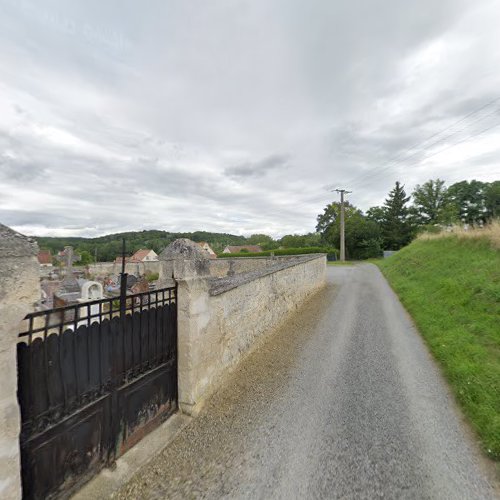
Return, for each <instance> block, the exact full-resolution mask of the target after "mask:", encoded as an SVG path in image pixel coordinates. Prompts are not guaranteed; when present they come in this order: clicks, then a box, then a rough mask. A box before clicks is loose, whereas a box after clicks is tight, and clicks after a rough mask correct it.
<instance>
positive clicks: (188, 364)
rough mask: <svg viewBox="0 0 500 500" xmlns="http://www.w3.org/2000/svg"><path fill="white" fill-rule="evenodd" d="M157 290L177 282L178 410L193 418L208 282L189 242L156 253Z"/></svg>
mask: <svg viewBox="0 0 500 500" xmlns="http://www.w3.org/2000/svg"><path fill="white" fill-rule="evenodd" d="M159 259H160V277H159V281H158V287H166V286H173V285H174V284H175V283H177V287H178V288H177V329H178V340H177V353H178V354H177V363H178V384H179V408H180V410H181V411H182V412H183V413H187V414H189V415H194V414H196V413H198V411H199V405H198V406H197V403H198V392H199V391H198V386H199V385H200V384H202V382H203V381H202V380H201V374H200V373H199V372H200V370H199V369H200V366H201V363H202V359H203V353H202V352H200V351H201V350H202V344H201V342H200V336H201V335H203V332H204V329H205V328H206V326H207V325H208V322H209V320H210V309H209V296H208V282H207V279H206V278H208V277H209V276H210V260H209V259H208V258H207V254H206V253H205V252H204V251H203V250H202V249H201V248H200V247H199V246H198V245H197V244H196V243H195V242H193V241H191V240H188V239H179V240H175V241H174V242H173V243H171V244H170V245H169V246H168V247H167V248H165V250H164V251H163V252H162V253H161V254H160V256H159Z"/></svg>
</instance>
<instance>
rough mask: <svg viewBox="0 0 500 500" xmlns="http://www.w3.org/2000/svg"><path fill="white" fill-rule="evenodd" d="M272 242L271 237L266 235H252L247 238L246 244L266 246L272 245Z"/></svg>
mask: <svg viewBox="0 0 500 500" xmlns="http://www.w3.org/2000/svg"><path fill="white" fill-rule="evenodd" d="M273 242H274V240H273V239H272V238H271V236H268V235H267V234H252V235H251V236H249V237H248V238H247V243H248V244H249V245H261V246H262V245H268V244H271V243H273Z"/></svg>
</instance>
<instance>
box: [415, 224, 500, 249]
mask: <svg viewBox="0 0 500 500" xmlns="http://www.w3.org/2000/svg"><path fill="white" fill-rule="evenodd" d="M450 236H456V237H458V238H459V239H476V238H486V239H488V240H490V242H491V245H492V246H493V248H495V249H497V250H500V219H496V220H494V221H492V222H490V223H489V224H486V225H485V226H484V227H469V228H465V227H464V226H452V227H451V228H448V229H444V230H442V231H441V232H439V233H421V234H420V235H419V236H418V237H417V239H421V240H433V239H436V238H449V237H450Z"/></svg>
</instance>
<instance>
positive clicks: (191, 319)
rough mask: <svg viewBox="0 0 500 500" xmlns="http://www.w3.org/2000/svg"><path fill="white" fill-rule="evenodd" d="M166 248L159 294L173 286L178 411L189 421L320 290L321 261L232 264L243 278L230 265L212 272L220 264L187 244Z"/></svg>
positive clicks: (243, 261)
mask: <svg viewBox="0 0 500 500" xmlns="http://www.w3.org/2000/svg"><path fill="white" fill-rule="evenodd" d="M172 245H177V247H173V246H172ZM172 245H170V246H169V247H167V249H166V250H165V252H163V253H162V255H161V256H160V259H161V261H162V266H161V271H160V286H162V285H168V284H171V283H172V281H171V279H172V277H173V279H174V280H175V281H176V282H177V284H178V328H179V334H178V335H179V340H178V349H179V354H178V369H179V405H180V407H181V409H182V411H184V412H186V413H189V414H195V413H197V412H198V411H199V409H200V406H201V404H202V403H203V401H204V400H205V399H206V398H207V397H208V396H209V395H210V393H211V392H212V391H213V390H214V389H215V388H216V387H217V386H218V384H219V383H220V382H221V380H222V379H223V377H224V375H225V374H226V373H227V372H228V371H230V369H231V368H232V367H234V366H235V365H236V364H237V363H238V362H239V361H240V359H241V358H242V356H244V355H245V354H246V353H248V352H249V351H250V350H251V349H252V348H253V347H254V346H255V345H257V344H258V342H260V341H261V340H262V339H263V338H264V337H265V336H266V335H267V334H269V333H270V332H272V331H273V330H274V329H276V328H277V327H278V326H280V325H281V324H282V323H283V322H284V321H285V320H286V319H287V316H288V315H289V314H290V313H291V312H292V311H295V310H296V309H297V308H298V307H299V305H300V304H301V303H302V302H303V301H304V299H305V298H306V297H308V296H310V295H311V294H313V293H315V292H316V291H318V290H319V289H320V288H321V287H322V286H323V285H324V283H325V273H326V256H325V255H318V254H314V255H304V256H296V257H293V258H285V259H248V260H247V259H234V260H238V264H239V263H240V262H241V264H242V265H241V266H238V265H236V266H235V267H234V268H233V271H234V270H235V269H239V270H240V271H242V272H239V273H234V274H232V275H228V272H226V273H225V274H224V272H223V271H224V270H226V271H227V270H228V269H229V267H230V265H231V264H230V263H225V264H224V266H225V267H224V266H223V265H222V264H221V265H220V267H219V264H216V266H217V267H216V271H214V262H219V261H209V260H208V259H206V258H205V257H204V256H203V255H202V254H201V253H200V252H198V251H197V249H196V248H195V246H196V245H195V244H194V243H192V242H189V240H177V241H176V242H174V243H173V244H172ZM251 261H253V265H252V262H251ZM220 262H222V260H221V261H220ZM217 275H223V276H224V277H217Z"/></svg>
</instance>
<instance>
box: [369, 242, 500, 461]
mask: <svg viewBox="0 0 500 500" xmlns="http://www.w3.org/2000/svg"><path fill="white" fill-rule="evenodd" d="M377 264H378V265H379V267H380V268H381V270H382V272H383V273H384V275H385V276H386V278H387V279H388V281H389V283H390V284H391V285H392V287H393V289H394V290H395V291H396V293H397V294H398V295H399V297H400V298H401V301H402V302H403V304H404V305H405V307H406V308H407V310H408V311H409V313H410V314H411V315H412V317H413V319H414V320H415V323H416V324H417V326H418V328H419V330H420V332H421V333H422V335H423V337H424V338H425V340H426V342H427V344H428V345H429V347H430V349H431V351H432V353H433V354H434V356H435V358H436V359H437V360H438V362H439V363H440V364H441V367H442V369H443V372H444V374H445V376H446V377H447V379H448V381H449V383H450V385H451V387H452V389H453V391H454V393H455V396H456V398H457V400H458V401H459V403H460V405H461V406H462V408H463V410H464V412H465V414H466V415H467V416H468V417H469V419H470V422H471V424H472V426H473V427H474V429H475V430H476V431H477V434H478V436H479V438H480V440H481V443H482V446H483V448H484V450H485V451H486V453H487V454H488V455H489V456H490V457H492V458H494V459H495V460H500V251H499V250H498V249H494V248H493V246H492V245H491V243H490V241H489V240H488V239H486V238H477V239H460V238H458V237H457V236H448V237H444V238H436V239H430V240H417V241H415V242H413V243H412V244H411V245H409V246H408V247H406V248H404V249H403V250H401V251H400V252H398V253H397V254H396V255H394V256H392V257H390V258H389V259H386V260H384V261H381V262H378V263H377Z"/></svg>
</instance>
